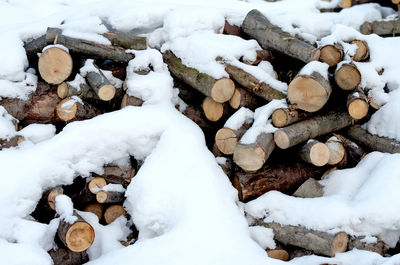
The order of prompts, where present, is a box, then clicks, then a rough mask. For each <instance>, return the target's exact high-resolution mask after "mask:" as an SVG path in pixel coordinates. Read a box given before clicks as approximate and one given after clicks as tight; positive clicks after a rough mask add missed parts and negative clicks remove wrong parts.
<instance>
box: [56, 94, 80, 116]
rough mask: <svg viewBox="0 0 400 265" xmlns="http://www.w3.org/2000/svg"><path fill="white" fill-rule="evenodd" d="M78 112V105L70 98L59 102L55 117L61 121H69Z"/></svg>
mask: <svg viewBox="0 0 400 265" xmlns="http://www.w3.org/2000/svg"><path fill="white" fill-rule="evenodd" d="M77 112H78V103H77V102H76V101H75V100H74V99H72V98H65V99H63V100H61V101H60V102H59V103H58V104H57V107H56V113H57V116H58V117H59V118H60V120H62V121H70V120H72V119H74V118H75V116H76V113H77Z"/></svg>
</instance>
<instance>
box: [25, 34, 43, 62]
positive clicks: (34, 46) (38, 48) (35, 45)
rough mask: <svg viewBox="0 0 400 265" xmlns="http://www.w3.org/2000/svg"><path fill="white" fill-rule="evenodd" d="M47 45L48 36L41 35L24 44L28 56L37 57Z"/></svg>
mask: <svg viewBox="0 0 400 265" xmlns="http://www.w3.org/2000/svg"><path fill="white" fill-rule="evenodd" d="M46 46H47V43H46V36H45V35H43V36H40V37H39V38H36V39H33V40H31V41H29V42H26V43H25V44H24V48H25V52H26V57H28V58H37V55H38V53H41V52H42V51H43V49H44V47H46Z"/></svg>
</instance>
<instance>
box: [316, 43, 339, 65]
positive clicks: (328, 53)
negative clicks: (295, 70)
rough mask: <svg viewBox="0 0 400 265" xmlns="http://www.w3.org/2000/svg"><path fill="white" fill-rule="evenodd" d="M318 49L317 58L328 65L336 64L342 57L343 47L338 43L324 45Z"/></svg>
mask: <svg viewBox="0 0 400 265" xmlns="http://www.w3.org/2000/svg"><path fill="white" fill-rule="evenodd" d="M320 50H321V55H320V57H319V60H320V61H321V62H323V63H327V64H328V65H329V66H330V67H332V66H335V65H337V64H338V63H339V62H340V61H342V59H343V54H344V53H343V47H342V45H340V44H333V45H325V46H323V47H322V48H320Z"/></svg>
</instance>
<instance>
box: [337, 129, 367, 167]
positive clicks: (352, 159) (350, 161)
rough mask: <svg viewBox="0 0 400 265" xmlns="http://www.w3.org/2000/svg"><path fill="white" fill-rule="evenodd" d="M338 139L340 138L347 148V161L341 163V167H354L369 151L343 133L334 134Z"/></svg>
mask: <svg viewBox="0 0 400 265" xmlns="http://www.w3.org/2000/svg"><path fill="white" fill-rule="evenodd" d="M333 135H334V136H335V137H336V138H337V139H339V141H340V142H341V143H342V144H343V146H344V147H345V149H346V157H345V159H346V161H345V163H342V162H341V163H340V164H339V165H338V166H339V167H341V168H344V167H354V166H355V165H357V164H358V162H360V161H361V159H363V158H364V157H365V156H366V155H367V153H366V152H365V150H364V149H363V148H362V147H361V146H359V145H358V144H356V143H355V142H353V141H351V140H349V139H347V138H346V137H344V136H343V135H339V134H335V133H334V134H333Z"/></svg>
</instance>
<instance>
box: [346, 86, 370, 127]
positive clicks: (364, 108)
mask: <svg viewBox="0 0 400 265" xmlns="http://www.w3.org/2000/svg"><path fill="white" fill-rule="evenodd" d="M368 108H369V105H368V99H367V97H366V96H365V94H364V92H363V91H362V89H361V88H358V89H357V90H356V91H355V92H354V93H351V94H349V95H348V96H347V111H348V112H349V114H350V116H351V117H352V118H353V119H355V120H359V119H362V118H364V117H365V116H367V114H368Z"/></svg>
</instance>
